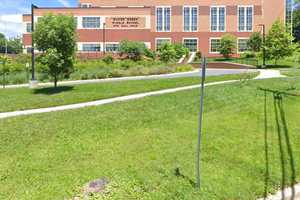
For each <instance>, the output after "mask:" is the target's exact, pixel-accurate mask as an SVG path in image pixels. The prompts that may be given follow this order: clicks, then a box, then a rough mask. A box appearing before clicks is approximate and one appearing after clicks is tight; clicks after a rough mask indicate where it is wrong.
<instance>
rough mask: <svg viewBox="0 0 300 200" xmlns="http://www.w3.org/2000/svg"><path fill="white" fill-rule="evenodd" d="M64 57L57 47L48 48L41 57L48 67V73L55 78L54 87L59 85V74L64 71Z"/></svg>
mask: <svg viewBox="0 0 300 200" xmlns="http://www.w3.org/2000/svg"><path fill="white" fill-rule="evenodd" d="M64 62H65V61H64V57H63V55H62V54H61V53H59V52H58V51H57V49H52V48H50V49H47V50H46V52H45V53H44V55H43V56H42V57H41V63H42V64H44V65H46V66H47V67H48V73H49V74H50V75H51V76H52V77H53V78H54V87H55V88H56V87H57V81H58V76H59V75H60V74H63V73H64V70H65V65H64Z"/></svg>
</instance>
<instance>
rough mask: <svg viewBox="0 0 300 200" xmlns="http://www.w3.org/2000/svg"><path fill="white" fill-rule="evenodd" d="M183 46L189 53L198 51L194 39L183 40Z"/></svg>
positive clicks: (196, 40) (196, 41) (196, 42)
mask: <svg viewBox="0 0 300 200" xmlns="http://www.w3.org/2000/svg"><path fill="white" fill-rule="evenodd" d="M183 44H184V46H185V47H186V48H188V49H189V50H190V51H191V52H196V51H197V50H198V39H194V38H190V39H183Z"/></svg>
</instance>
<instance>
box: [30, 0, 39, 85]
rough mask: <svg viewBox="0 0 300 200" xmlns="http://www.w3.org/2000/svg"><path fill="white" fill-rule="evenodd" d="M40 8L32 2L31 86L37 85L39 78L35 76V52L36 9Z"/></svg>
mask: <svg viewBox="0 0 300 200" xmlns="http://www.w3.org/2000/svg"><path fill="white" fill-rule="evenodd" d="M35 8H38V7H37V6H36V5H34V4H31V80H30V82H29V86H30V87H31V88H33V87H35V86H36V85H37V80H36V77H35V54H34V39H33V33H34V9H35Z"/></svg>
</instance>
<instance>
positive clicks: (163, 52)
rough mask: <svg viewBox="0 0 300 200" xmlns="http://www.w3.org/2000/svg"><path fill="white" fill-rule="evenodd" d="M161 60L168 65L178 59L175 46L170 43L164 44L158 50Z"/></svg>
mask: <svg viewBox="0 0 300 200" xmlns="http://www.w3.org/2000/svg"><path fill="white" fill-rule="evenodd" d="M158 54H159V59H160V60H161V61H163V62H165V63H168V62H170V61H172V60H175V59H176V56H177V55H176V50H175V47H174V45H172V44H170V43H164V44H162V45H161V47H160V48H159V49H158Z"/></svg>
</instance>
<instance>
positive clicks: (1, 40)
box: [0, 33, 6, 53]
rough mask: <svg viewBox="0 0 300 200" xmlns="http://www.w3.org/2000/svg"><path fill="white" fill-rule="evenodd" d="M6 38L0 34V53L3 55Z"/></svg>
mask: <svg viewBox="0 0 300 200" xmlns="http://www.w3.org/2000/svg"><path fill="white" fill-rule="evenodd" d="M5 43H6V38H5V35H4V34H3V33H0V53H5Z"/></svg>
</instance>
